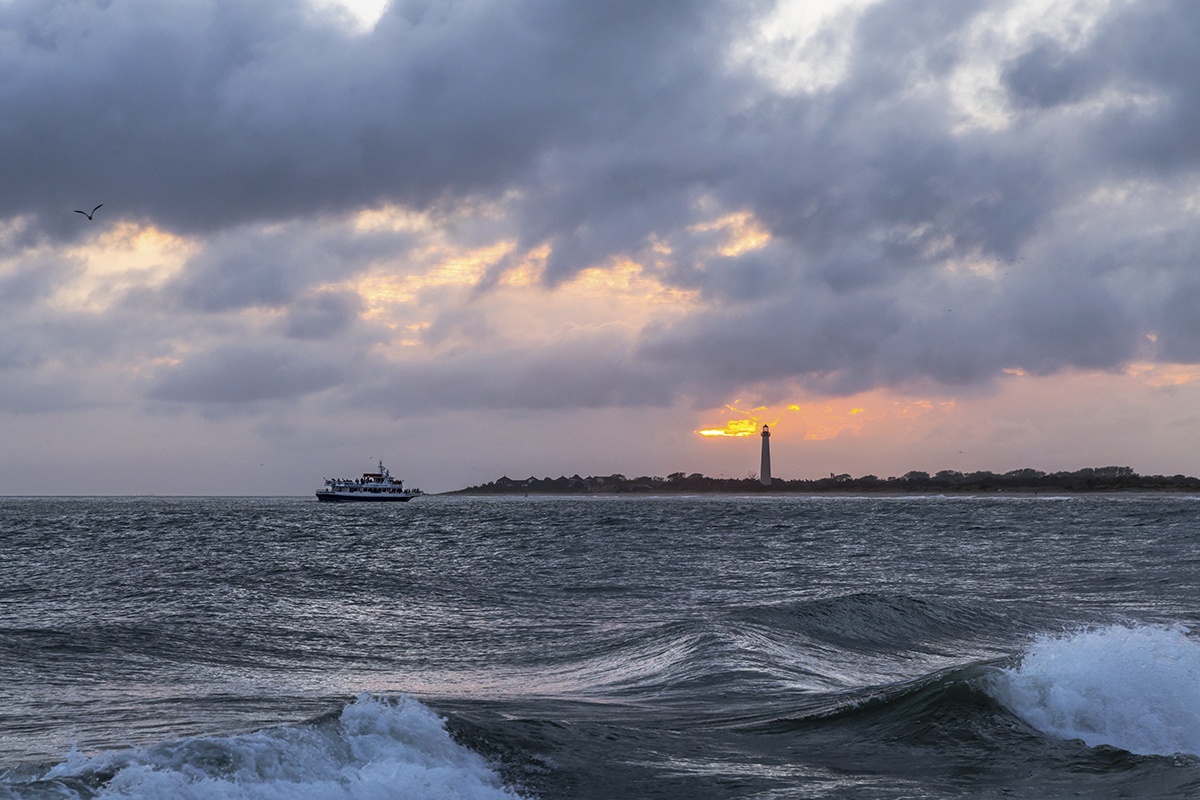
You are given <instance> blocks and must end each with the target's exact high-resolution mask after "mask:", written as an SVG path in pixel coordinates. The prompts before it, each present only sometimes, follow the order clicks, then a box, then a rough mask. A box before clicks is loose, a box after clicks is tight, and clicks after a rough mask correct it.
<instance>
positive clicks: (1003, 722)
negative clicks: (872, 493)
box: [0, 495, 1200, 800]
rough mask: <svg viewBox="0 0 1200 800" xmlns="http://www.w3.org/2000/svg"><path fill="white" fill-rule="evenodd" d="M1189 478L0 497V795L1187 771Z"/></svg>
mask: <svg viewBox="0 0 1200 800" xmlns="http://www.w3.org/2000/svg"><path fill="white" fill-rule="evenodd" d="M1198 534H1200V500H1197V498H1195V497H1191V496H1179V495H1162V496H1069V497H1046V496H1028V497H961V498H960V497H879V498H855V497H763V496H756V497H723V496H700V497H633V498H629V497H617V496H590V497H583V498H538V497H530V498H523V497H516V498H487V499H475V498H449V497H424V498H420V499H418V500H416V501H413V502H411V503H406V504H396V505H391V504H389V505H385V506H377V505H365V506H358V505H327V504H318V503H316V501H315V500H312V499H310V498H270V499H261V498H249V499H247V498H224V499H221V498H212V499H193V498H178V499H169V498H121V499H90V498H57V499H51V498H4V499H0V798H130V799H131V800H133V799H135V798H137V799H140V798H195V800H209V799H210V798H211V799H213V800H215V799H216V798H229V799H230V800H233V799H234V798H261V799H262V800H273V799H274V798H294V799H296V800H307V798H313V799H314V800H315V799H316V798H346V800H367V799H368V798H369V799H370V800H381V799H382V798H467V799H470V798H481V799H482V798H542V799H543V800H551V799H552V798H763V799H764V800H765V799H766V798H771V800H776V799H779V798H813V797H826V798H941V797H1030V798H1035V797H1037V798H1043V797H1094V798H1105V797H1114V798H1115V797H1187V796H1200V639H1198V638H1197V635H1196V634H1194V633H1193V632H1192V631H1193V629H1195V628H1196V626H1197V624H1198V621H1200V594H1198V591H1200V547H1198V545H1197V536H1198Z"/></svg>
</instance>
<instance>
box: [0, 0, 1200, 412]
mask: <svg viewBox="0 0 1200 800" xmlns="http://www.w3.org/2000/svg"><path fill="white" fill-rule="evenodd" d="M1040 5H1042V4H1022V3H1013V2H999V1H998V0H956V2H945V1H944V0H878V2H874V3H858V4H850V5H847V6H845V7H844V8H843V9H842V10H841V11H837V12H836V13H831V14H830V15H828V16H826V17H824V18H823V21H822V22H821V24H820V26H819V27H816V28H808V29H805V30H803V31H800V30H799V29H795V30H793V29H791V28H789V23H788V22H787V19H788V17H787V16H786V14H785V13H784V12H785V11H786V8H783V9H782V10H781V9H780V8H777V7H776V6H775V5H774V4H772V3H770V2H755V3H747V2H744V1H739V2H721V1H718V0H628V1H627V2H626V1H624V0H610V1H609V2H604V3H590V2H579V3H564V2H550V0H395V2H393V3H391V5H390V6H389V7H388V8H387V9H386V11H385V12H384V14H383V16H382V18H381V19H380V20H379V21H378V23H377V24H375V25H374V27H373V28H371V29H370V30H368V31H365V32H363V31H358V30H356V29H355V28H354V27H353V25H351V24H350V23H349V21H348V20H347V18H346V17H344V16H339V14H338V13H336V12H334V11H330V10H326V11H317V10H313V9H311V8H309V7H307V6H306V5H304V4H302V3H299V2H295V0H286V1H285V0H258V1H256V2H248V1H247V0H178V1H177V2H171V3H162V2H159V0H77V1H76V2H60V1H58V0H4V2H0V152H2V153H3V154H4V158H3V159H0V186H2V187H3V191H2V192H0V386H2V389H0V408H3V409H6V410H10V411H47V410H54V409H61V408H68V407H88V406H105V405H112V404H120V403H135V404H143V403H144V404H146V406H147V407H151V408H153V407H164V406H165V407H193V406H194V407H197V408H199V409H201V410H204V411H205V413H209V414H221V413H226V412H228V411H230V410H241V411H249V412H250V413H261V412H263V411H264V409H266V408H269V405H270V404H271V403H279V402H284V403H286V402H291V401H294V400H296V399H298V398H302V397H308V396H314V397H316V396H319V397H321V398H323V400H322V402H323V403H325V404H326V406H327V407H329V408H347V407H360V408H375V409H380V410H382V411H384V412H386V413H387V414H390V415H394V416H403V415H405V414H410V413H418V412H424V411H427V410H429V409H434V408H447V407H449V408H465V409H470V408H487V409H496V408H501V409H504V408H510V409H544V408H579V407H586V408H603V407H613V406H637V405H641V404H645V405H657V406H662V405H666V404H670V403H678V402H685V403H690V404H693V405H695V406H697V407H713V406H716V405H719V404H721V403H723V402H727V401H728V400H730V399H731V398H732V397H733V396H734V395H735V394H736V393H739V392H746V391H754V392H757V393H758V394H757V397H759V398H761V399H763V400H767V401H777V402H781V401H783V400H785V399H786V397H787V395H788V392H789V391H792V390H799V389H802V390H804V391H808V392H819V393H826V394H832V395H837V394H849V393H852V392H858V391H865V390H869V389H873V388H879V387H892V388H899V389H905V388H912V387H933V388H934V389H935V390H937V391H943V392H954V391H958V390H968V391H973V390H979V389H982V390H986V388H987V387H988V386H990V385H991V384H992V383H993V382H994V381H995V380H996V379H997V378H998V376H1001V375H1003V374H1005V371H1006V370H1007V371H1010V372H1011V371H1022V372H1024V373H1032V374H1036V375H1049V374H1054V373H1057V372H1060V371H1063V370H1070V369H1075V368H1078V369H1085V370H1095V369H1099V370H1118V369H1122V368H1124V367H1125V366H1126V365H1127V364H1129V363H1130V362H1133V361H1161V362H1183V363H1195V362H1197V361H1200V314H1198V313H1197V311H1198V310H1200V269H1198V267H1200V264H1198V257H1200V225H1197V224H1196V222H1197V217H1198V214H1200V182H1198V180H1197V175H1198V172H1197V171H1198V168H1200V5H1197V4H1195V3H1193V2H1190V0H1176V1H1175V2H1167V1H1165V2H1159V3H1133V2H1121V1H1119V0H1114V2H1110V3H1105V2H1090V3H1078V4H1075V5H1073V6H1070V7H1069V8H1064V9H1059V11H1058V12H1056V14H1057V15H1056V16H1052V15H1049V14H1048V12H1046V11H1044V10H1039V9H1038V8H1037V6H1040ZM1063 5H1066V4H1063ZM101 202H102V203H104V206H103V208H101V209H100V210H99V212H97V214H96V217H95V220H94V221H92V222H88V220H86V219H84V218H83V217H82V216H81V215H79V214H75V213H73V209H77V208H82V209H84V210H88V209H90V208H91V207H92V206H93V205H95V204H96V203H101ZM377 208H391V209H393V210H394V211H395V213H401V212H404V213H409V214H412V215H415V216H416V217H419V218H420V219H421V220H422V222H421V224H420V225H414V226H410V227H408V228H403V227H402V226H401V227H396V226H393V227H390V228H389V227H386V226H385V227H379V228H364V227H363V226H362V225H358V224H355V222H354V214H355V213H356V212H359V211H363V210H366V209H377ZM731 215H742V216H741V217H739V219H742V220H743V221H745V224H746V225H747V226H749V227H751V228H753V229H755V230H757V231H760V232H765V233H766V234H769V237H760V241H759V242H758V243H756V244H755V245H754V246H751V247H741V248H739V247H733V246H729V244H730V242H729V240H730V237H731V236H732V234H731V232H730V231H731V228H730V227H729V226H728V224H726V225H725V227H721V226H715V227H714V225H713V224H712V223H713V221H714V220H721V219H727V218H729V217H730V216H731ZM118 223H133V224H136V225H137V226H140V227H141V228H144V227H147V226H153V227H154V228H156V229H158V230H159V231H163V232H166V233H168V234H171V235H173V236H176V237H180V239H179V241H182V242H186V243H189V244H188V246H190V247H191V248H192V249H191V250H189V251H188V253H187V254H186V256H184V257H183V258H182V265H183V266H182V268H181V269H179V270H176V271H174V272H172V273H171V274H170V275H169V276H167V277H165V278H163V279H162V280H155V281H149V280H148V281H145V282H143V283H142V284H138V285H134V284H130V285H128V286H125V285H124V284H122V286H120V287H116V288H113V287H109V289H107V290H106V291H107V294H106V295H105V301H104V302H103V303H100V302H95V303H91V304H88V303H80V302H75V303H64V302H63V300H62V292H63V291H64V287H70V286H72V285H74V282H77V281H79V280H81V275H82V274H83V271H84V267H83V262H82V261H81V259H82V258H83V255H82V254H83V253H84V251H85V250H86V248H87V247H88V246H91V245H93V244H94V243H95V241H94V237H96V236H98V235H99V233H98V232H100V231H104V230H107V227H106V226H111V225H115V224H118ZM433 239H436V240H437V241H438V242H440V243H441V244H442V245H444V246H454V247H458V248H462V249H468V250H469V249H472V248H483V247H487V246H489V245H493V244H495V243H496V242H498V241H503V242H507V243H508V245H507V249H506V250H505V251H504V254H503V255H501V256H499V257H497V258H495V259H494V260H493V263H491V264H490V266H489V267H488V268H487V269H486V271H485V272H484V274H483V276H482V278H480V279H479V280H478V281H477V285H476V286H475V288H474V289H473V290H472V291H471V292H470V293H469V296H468V297H466V298H465V299H464V298H463V296H462V295H461V293H460V294H459V295H455V298H454V299H453V301H451V300H450V299H446V300H445V301H444V302H443V301H442V300H441V299H439V298H440V296H438V295H436V294H430V293H431V292H432V293H436V292H437V291H439V290H438V289H437V288H436V287H433V288H428V289H427V290H425V293H424V294H421V295H420V296H419V297H418V298H417V299H416V300H413V301H412V302H416V303H421V304H423V307H425V308H432V309H434V311H433V312H432V314H433V316H432V318H431V319H427V320H424V323H426V324H424V325H423V326H421V327H420V328H419V330H417V333H415V334H414V333H412V332H407V333H406V332H404V331H402V330H398V329H397V328H395V327H389V326H387V325H383V324H380V323H379V322H378V318H377V317H372V315H371V314H369V313H366V312H367V310H368V306H369V304H370V302H372V301H371V298H369V297H366V296H364V295H362V294H361V293H359V292H358V291H356V290H354V289H353V288H352V286H353V285H354V284H353V282H354V281H355V280H356V279H358V278H361V277H362V276H365V275H367V274H368V273H375V274H377V273H378V272H379V271H380V270H381V269H384V268H385V269H384V271H386V272H389V273H391V274H394V275H396V276H404V275H410V276H417V277H419V276H422V275H426V274H427V273H428V271H429V270H430V269H431V264H430V263H429V255H428V254H429V252H430V250H429V248H430V246H431V245H430V242H431V241H432V240H433ZM181 246H182V245H181ZM530 253H539V254H540V255H539V257H538V258H539V259H540V260H538V261H537V264H538V269H537V273H536V274H537V280H538V281H540V282H542V283H543V284H544V285H545V286H546V287H547V288H548V289H554V287H562V286H564V285H566V284H567V283H569V282H570V281H571V280H572V279H573V278H574V277H575V276H577V275H579V274H580V273H581V272H582V271H583V270H585V269H588V268H600V269H603V270H614V269H617V267H618V265H622V264H628V263H629V262H632V263H634V264H636V265H638V270H640V275H641V276H642V278H643V279H645V280H653V281H655V282H657V284H656V285H661V286H662V287H663V288H665V289H666V290H680V292H681V295H680V296H681V297H688V298H690V299H689V300H688V304H687V311H686V313H664V314H663V315H661V316H657V317H653V318H650V319H644V320H641V321H639V322H637V323H636V324H633V323H629V322H628V321H626V322H624V323H622V324H613V325H595V324H590V323H589V324H586V325H584V324H580V325H577V326H574V327H566V328H563V331H564V332H563V333H562V335H560V336H545V337H541V338H538V339H536V340H534V339H531V340H528V341H520V340H517V339H514V338H513V336H512V334H511V330H512V328H511V325H509V326H508V327H507V328H506V327H505V326H503V325H501V324H500V322H499V321H498V320H497V319H493V318H492V317H490V316H489V314H500V311H499V310H494V311H489V309H498V306H496V305H495V304H496V303H497V302H498V301H496V300H495V299H494V298H493V299H489V297H491V296H493V295H496V294H497V293H499V292H501V291H503V287H504V286H505V281H506V279H507V278H510V277H511V276H512V275H513V274H514V273H515V272H516V271H518V270H519V269H521V268H522V264H527V262H528V260H529V254H530ZM381 265H382V266H381ZM135 283H136V282H135ZM92 291H93V292H95V291H97V289H95V288H94V287H93V289H92ZM552 295H553V292H549V293H547V294H546V295H545V296H547V297H549V296H552ZM489 303H492V305H489ZM666 307H669V304H667V306H664V308H666ZM680 308H682V306H680ZM677 310H678V309H677ZM525 313H526V314H528V315H529V317H530V318H531V319H533V318H536V317H537V316H538V314H539V311H538V309H537V308H536V307H529V308H527V309H526V311H525ZM614 322H615V323H619V322H621V321H620V320H614ZM413 336H415V337H417V340H416V341H415V342H407V343H406V346H407V349H406V350H404V353H403V354H402V355H401V356H397V355H396V353H397V352H399V350H400V349H402V348H400V347H399V345H400V340H401V339H402V338H404V337H409V338H412V337H413ZM385 353H386V354H387V355H384V354H385ZM264 404H266V405H264Z"/></svg>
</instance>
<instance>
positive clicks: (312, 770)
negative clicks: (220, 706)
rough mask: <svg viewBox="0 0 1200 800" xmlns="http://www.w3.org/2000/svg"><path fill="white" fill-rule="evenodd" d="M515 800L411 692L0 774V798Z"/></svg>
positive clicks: (75, 755)
mask: <svg viewBox="0 0 1200 800" xmlns="http://www.w3.org/2000/svg"><path fill="white" fill-rule="evenodd" d="M49 797H54V798H88V800H93V799H94V800H105V799H106V798H128V799H129V800H140V799H142V798H155V799H158V798H164V799H165V798H188V800H285V798H286V800H305V799H306V798H312V799H313V800H317V798H320V800H359V799H360V798H361V799H362V800H367V798H369V799H370V800H384V798H464V799H465V800H515V799H516V798H519V797H520V795H519V794H517V792H516V791H515V790H513V789H512V788H510V787H506V786H504V785H503V784H502V781H501V780H500V777H499V776H498V775H497V773H496V772H495V771H494V770H493V769H492V768H491V767H490V766H489V764H488V763H487V762H486V761H485V760H484V758H483V757H482V756H480V755H479V754H477V753H475V752H473V751H471V750H468V749H467V748H465V747H462V746H461V745H459V744H457V743H456V742H455V741H454V740H453V739H452V738H451V736H450V734H449V733H448V732H447V730H446V727H445V722H444V720H443V719H442V718H440V717H438V716H437V715H436V714H435V713H434V712H433V711H431V710H430V709H429V708H427V707H426V706H424V705H422V704H421V703H419V702H418V701H416V700H414V699H413V698H411V697H402V698H399V699H396V700H387V699H380V698H375V697H371V696H368V695H362V696H360V697H359V698H358V699H357V700H356V701H355V702H354V703H351V704H350V705H347V706H346V707H345V708H343V709H342V711H341V713H340V714H336V715H331V716H329V717H327V718H323V719H320V720H316V721H313V722H310V723H304V724H299V725H288V726H281V727H278V728H271V729H267V730H262V731H257V732H254V733H248V734H243V735H237V736H224V737H212V738H192V739H184V740H180V741H176V742H167V743H163V744H159V745H155V746H153V747H149V748H145V749H133V750H122V751H115V752H109V753H103V754H100V755H95V756H85V755H83V754H82V753H78V752H73V753H71V754H69V755H68V757H67V758H66V760H65V761H63V762H62V763H60V764H58V765H56V766H54V767H52V768H51V769H49V770H48V771H45V772H43V773H41V774H36V775H32V776H30V775H26V776H24V778H20V779H18V778H17V777H16V776H14V775H12V774H11V773H10V774H5V775H4V776H0V798H21V799H22V800H26V799H31V798H49Z"/></svg>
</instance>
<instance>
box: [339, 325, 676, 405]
mask: <svg viewBox="0 0 1200 800" xmlns="http://www.w3.org/2000/svg"><path fill="white" fill-rule="evenodd" d="M677 380H678V376H666V375H663V374H662V372H661V370H659V369H656V368H655V367H654V366H653V365H651V364H648V363H646V362H645V361H642V360H638V359H635V358H634V357H633V354H632V353H630V352H629V346H628V342H626V341H625V340H624V339H623V338H621V337H620V336H616V335H612V334H606V333H603V332H600V333H592V334H588V333H577V334H574V335H569V336H564V337H562V338H561V339H560V341H558V342H556V343H555V344H553V345H551V346H549V347H546V348H544V349H541V350H535V351H530V350H525V349H517V348H510V349H501V350H499V351H491V352H477V351H472V352H457V353H451V354H447V355H446V356H444V357H443V358H441V359H439V360H438V361H436V362H424V363H418V364H408V365H402V366H386V365H381V367H380V369H379V370H378V371H377V375H376V377H375V378H373V379H371V380H369V381H365V382H364V384H365V388H363V389H362V390H360V391H358V392H356V393H355V396H354V397H353V398H352V402H354V403H355V404H360V405H369V406H373V407H377V408H382V409H384V410H386V411H388V412H390V413H392V414H395V415H396V416H404V415H409V414H415V413H427V412H430V411H444V410H454V409H463V408H492V409H543V410H545V409H557V408H605V407H611V406H638V405H665V404H667V403H669V402H670V401H671V400H672V399H673V395H674V389H673V386H674V384H675V383H676V382H677Z"/></svg>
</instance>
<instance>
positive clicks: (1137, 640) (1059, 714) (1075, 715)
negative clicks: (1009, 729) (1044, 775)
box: [989, 624, 1200, 756]
mask: <svg viewBox="0 0 1200 800" xmlns="http://www.w3.org/2000/svg"><path fill="white" fill-rule="evenodd" d="M989 692H990V693H991V694H992V695H993V696H994V697H995V698H996V700H998V701H999V702H1000V703H1001V704H1002V705H1003V706H1004V707H1005V708H1007V709H1008V710H1009V711H1011V712H1012V713H1013V714H1015V715H1016V716H1018V717H1020V718H1021V719H1022V720H1024V721H1025V722H1026V723H1028V724H1029V725H1031V726H1032V727H1033V728H1035V729H1037V730H1038V731H1040V732H1042V733H1045V734H1048V735H1050V736H1056V737H1059V738H1062V739H1080V740H1082V741H1083V742H1084V743H1085V744H1087V745H1088V746H1089V747H1097V746H1100V745H1108V746H1111V747H1117V748H1120V749H1122V750H1126V751H1128V752H1130V753H1135V754H1138V755H1164V756H1165V755H1175V754H1189V755H1200V644H1197V643H1196V642H1195V641H1193V640H1192V639H1190V638H1188V636H1187V630H1186V629H1185V628H1183V627H1181V626H1155V625H1138V624H1130V625H1109V626H1106V627H1101V628H1095V629H1089V630H1083V631H1076V632H1073V633H1067V634H1062V635H1058V636H1042V637H1039V638H1038V639H1037V640H1036V641H1035V642H1034V643H1033V644H1032V646H1030V647H1029V649H1028V650H1027V651H1026V652H1025V654H1024V656H1023V657H1022V658H1021V661H1020V663H1019V664H1017V665H1016V666H1013V667H1010V668H1007V669H1002V670H1000V671H999V672H998V673H997V674H996V675H995V676H993V678H992V679H991V681H990V682H989Z"/></svg>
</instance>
